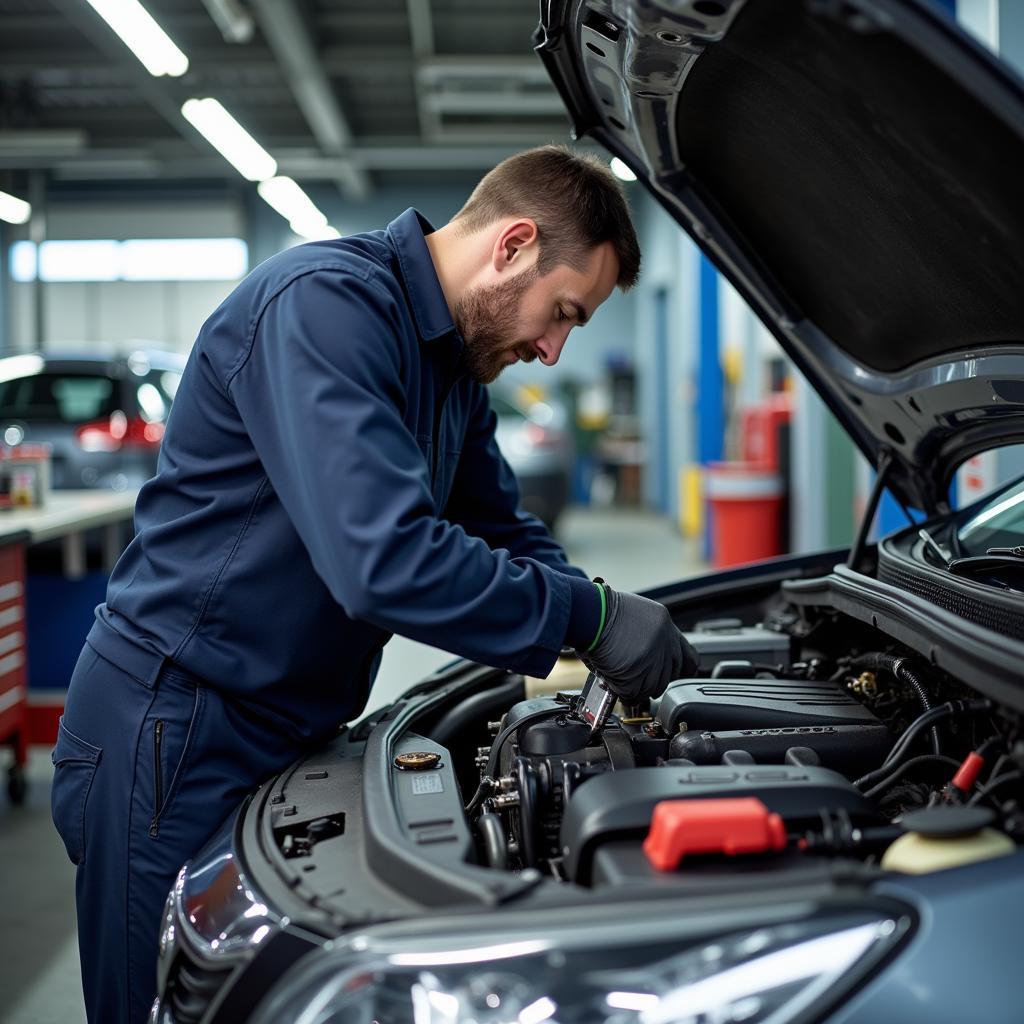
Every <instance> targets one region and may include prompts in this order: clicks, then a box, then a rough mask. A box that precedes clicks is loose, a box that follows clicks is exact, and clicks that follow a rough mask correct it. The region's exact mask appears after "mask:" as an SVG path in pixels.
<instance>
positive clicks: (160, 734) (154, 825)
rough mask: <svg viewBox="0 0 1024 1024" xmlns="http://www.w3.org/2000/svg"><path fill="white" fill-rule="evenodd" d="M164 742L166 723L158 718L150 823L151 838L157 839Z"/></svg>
mask: <svg viewBox="0 0 1024 1024" xmlns="http://www.w3.org/2000/svg"><path fill="white" fill-rule="evenodd" d="M163 742H164V723H163V722H162V721H161V720H160V719H159V718H158V719H157V720H156V722H155V724H154V725H153V790H154V800H153V820H152V821H151V822H150V823H149V836H150V838H151V839H156V837H157V836H158V835H159V834H160V829H159V821H160V812H161V811H162V810H163V806H164V769H163V759H162V758H161V756H160V751H161V748H162V746H163Z"/></svg>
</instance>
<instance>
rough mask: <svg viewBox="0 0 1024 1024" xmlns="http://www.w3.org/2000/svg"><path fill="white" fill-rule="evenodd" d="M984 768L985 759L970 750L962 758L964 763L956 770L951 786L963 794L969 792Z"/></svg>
mask: <svg viewBox="0 0 1024 1024" xmlns="http://www.w3.org/2000/svg"><path fill="white" fill-rule="evenodd" d="M984 766H985V758H983V757H982V756H981V754H979V753H976V752H975V751H973V750H972V751H971V753H969V754H968V755H967V756H966V757H965V758H964V763H963V764H962V765H960V767H959V768H958V769H957V770H956V775H954V776H953V785H954V786H956V788H957V789H959V790H962V791H963V792H964V793H968V792H970V790H971V789H972V788H973V786H974V783H975V782H977V781H978V775H979V774H980V772H981V769H982V768H983V767H984Z"/></svg>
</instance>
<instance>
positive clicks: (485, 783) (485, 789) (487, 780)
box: [466, 775, 495, 815]
mask: <svg viewBox="0 0 1024 1024" xmlns="http://www.w3.org/2000/svg"><path fill="white" fill-rule="evenodd" d="M494 786H495V782H494V779H492V778H491V777H490V775H485V776H484V777H483V778H482V779H481V780H480V785H479V786H477V787H476V792H475V793H474V794H473V798H472V799H471V800H470V801H469V803H468V804H466V814H467V815H470V814H472V813H473V812H474V811H475V810H476V809H477V808H478V807H479V806H480V805H481V804H482V803H483V802H484V798H485V797H487V796H490V794H491V793H493V792H494Z"/></svg>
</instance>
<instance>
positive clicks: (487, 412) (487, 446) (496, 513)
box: [445, 386, 587, 579]
mask: <svg viewBox="0 0 1024 1024" xmlns="http://www.w3.org/2000/svg"><path fill="white" fill-rule="evenodd" d="M497 422H498V418H497V416H496V415H495V413H494V410H493V409H492V408H491V403H490V401H489V400H488V397H487V390H486V388H484V387H482V386H477V387H475V388H474V403H473V409H472V414H471V416H470V421H469V427H468V428H467V430H466V436H465V438H464V439H463V442H462V454H461V456H460V457H459V464H458V468H457V470H456V472H455V479H454V481H453V483H452V492H451V495H450V496H449V498H448V504H447V506H446V507H445V515H446V516H447V517H448V518H449V519H451V520H452V522H455V523H458V524H459V525H460V526H462V527H463V528H464V529H465V531H466V532H467V533H469V534H471V535H472V536H474V537H480V538H481V539H482V540H484V541H486V542H487V544H488V546H489V547H491V548H505V549H506V550H507V551H509V553H510V554H512V555H513V556H514V557H528V558H535V559H537V561H539V562H543V563H544V564H545V565H550V566H551V567H552V568H554V569H557V570H558V571H559V572H563V573H567V574H569V575H572V576H580V577H583V578H584V579H586V578H587V575H586V573H585V572H584V571H583V570H582V569H578V568H577V567H576V566H574V565H571V564H570V563H569V560H568V558H566V555H565V552H564V551H563V550H562V547H561V545H560V544H559V543H558V542H557V541H556V540H555V538H554V537H552V536H551V532H550V531H549V530H548V528H547V527H546V526H545V525H544V524H543V523H542V522H541V521H540V520H539V519H538V518H537V517H536V516H533V515H530V513H528V512H525V511H523V510H522V509H521V508H520V507H519V485H518V483H517V482H516V478H515V474H514V473H513V472H512V468H511V467H510V466H509V464H508V462H506V461H505V457H504V456H503V455H502V454H501V452H500V451H499V450H498V444H497V441H496V440H495V428H496V426H497Z"/></svg>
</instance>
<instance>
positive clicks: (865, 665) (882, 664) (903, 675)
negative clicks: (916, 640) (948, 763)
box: [837, 651, 942, 754]
mask: <svg viewBox="0 0 1024 1024" xmlns="http://www.w3.org/2000/svg"><path fill="white" fill-rule="evenodd" d="M857 669H869V670H874V671H879V670H881V671H883V672H888V673H889V674H890V675H892V676H895V677H896V678H897V679H899V680H902V681H903V682H904V683H906V684H907V685H908V686H909V687H910V688H911V689H912V690H913V691H914V696H916V697H917V699H918V701H919V702H920V704H921V708H922V710H924V711H931V710H932V708H933V707H934V706H935V705H934V704H932V700H931V697H929V696H928V690H927V689H926V687H925V685H924V682H923V681H922V679H921V677H920V676H919V675H918V674H917V672H916V671H915V670H914V669H913V668H911V666H910V665H908V664H907V659H906V658H900V657H897V656H896V655H894V654H884V653H882V652H881V651H873V652H871V653H869V654H862V655H860V656H858V657H856V658H854V659H853V661H852V662H851V663H850V665H849V666H848V667H847V668H844V669H843V670H842V672H841V673H837V674H838V675H839V677H840V678H842V676H844V675H847V674H848V673H849V672H851V671H855V670H857ZM930 733H931V739H932V753H933V754H941V753H942V742H941V739H940V737H939V729H938V726H934V725H933V726H932V728H931V731H930Z"/></svg>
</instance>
